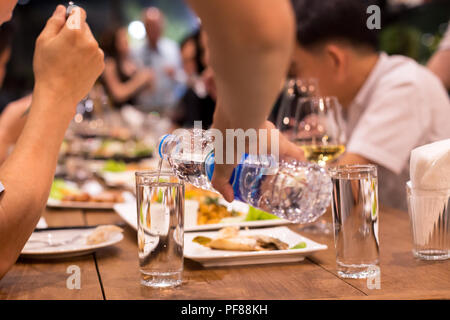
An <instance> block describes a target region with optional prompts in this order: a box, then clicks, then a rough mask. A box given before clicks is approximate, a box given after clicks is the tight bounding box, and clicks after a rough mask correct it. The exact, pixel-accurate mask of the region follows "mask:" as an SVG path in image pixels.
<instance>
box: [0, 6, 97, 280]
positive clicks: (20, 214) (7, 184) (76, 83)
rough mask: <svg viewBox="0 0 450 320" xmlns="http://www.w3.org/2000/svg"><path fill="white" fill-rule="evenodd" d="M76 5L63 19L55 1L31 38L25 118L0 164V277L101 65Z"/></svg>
mask: <svg viewBox="0 0 450 320" xmlns="http://www.w3.org/2000/svg"><path fill="white" fill-rule="evenodd" d="M16 3H17V1H13V0H6V1H2V2H1V3H0V23H4V22H5V21H7V20H9V19H10V17H11V15H12V10H13V8H14V6H15V4H16ZM77 10H80V11H79V12H77V14H72V15H71V16H70V17H69V19H68V20H67V21H66V8H65V7H64V6H62V5H59V6H58V7H57V8H56V10H55V11H54V13H53V15H52V17H51V18H50V19H49V20H48V21H47V24H46V26H45V28H44V29H43V31H42V32H41V34H40V35H39V37H38V39H37V41H36V47H35V52H34V59H33V70H34V76H35V85H34V90H33V97H32V102H31V108H30V111H29V114H28V116H27V118H28V119H27V121H26V124H25V126H24V128H23V130H22V132H21V134H20V137H19V139H18V141H17V144H16V146H15V148H14V150H13V152H12V153H11V155H10V156H9V157H8V158H7V159H6V161H5V162H4V163H3V164H2V165H1V166H0V257H1V259H0V279H1V278H2V277H3V276H4V275H5V274H6V272H7V271H8V270H9V269H10V268H11V266H12V265H13V264H14V263H15V261H16V260H17V258H18V256H19V254H20V252H21V251H22V249H23V247H24V245H25V243H26V241H27V240H28V238H29V237H30V235H31V233H32V232H33V230H34V228H35V226H36V224H37V222H38V221H39V218H40V216H41V214H42V211H43V209H44V208H45V205H46V202H47V199H48V195H49V191H50V186H51V184H52V181H53V175H54V173H55V168H56V163H57V159H58V153H59V149H60V146H61V143H62V141H63V138H64V134H65V131H66V129H67V127H68V126H69V123H70V121H71V120H72V118H73V117H74V115H75V113H76V106H77V104H78V102H79V101H80V100H82V99H83V98H84V97H85V96H86V95H87V94H88V92H89V90H90V89H91V87H92V86H93V84H94V82H95V81H96V79H97V78H98V77H99V76H100V74H101V73H102V71H103V67H104V61H103V52H102V51H101V49H99V47H98V44H97V42H96V41H95V39H94V37H93V35H92V33H91V31H90V29H89V26H88V25H87V23H86V12H85V11H84V10H83V9H81V8H78V9H77ZM74 12H75V11H74ZM74 19H77V20H76V21H75V20H74ZM78 19H79V20H78ZM74 25H79V26H80V28H73V26H74Z"/></svg>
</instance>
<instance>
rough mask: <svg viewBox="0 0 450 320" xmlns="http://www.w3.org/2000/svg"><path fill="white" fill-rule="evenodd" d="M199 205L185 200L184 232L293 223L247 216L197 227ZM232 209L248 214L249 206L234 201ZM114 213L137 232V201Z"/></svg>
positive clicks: (123, 206)
mask: <svg viewBox="0 0 450 320" xmlns="http://www.w3.org/2000/svg"><path fill="white" fill-rule="evenodd" d="M194 203H198V202H197V201H195V200H185V225H184V231H186V232H190V231H206V230H217V229H220V228H223V227H228V226H240V227H249V228H252V227H254V228H258V227H268V226H280V225H286V224H290V223H291V222H289V221H287V220H284V219H272V220H256V221H244V219H245V216H244V217H241V218H237V219H236V218H227V219H226V220H227V222H223V223H217V224H203V225H197V224H194V222H193V221H196V215H197V208H198V204H197V205H195V204H194ZM231 207H232V208H233V209H234V210H236V211H240V212H247V211H248V205H247V204H245V203H242V202H239V201H233V202H232V203H231ZM114 211H116V213H117V214H118V215H119V216H120V217H122V219H124V220H125V222H126V223H127V224H128V225H130V226H131V227H132V228H134V229H135V230H137V209H136V201H134V202H126V203H119V204H116V205H115V206H114Z"/></svg>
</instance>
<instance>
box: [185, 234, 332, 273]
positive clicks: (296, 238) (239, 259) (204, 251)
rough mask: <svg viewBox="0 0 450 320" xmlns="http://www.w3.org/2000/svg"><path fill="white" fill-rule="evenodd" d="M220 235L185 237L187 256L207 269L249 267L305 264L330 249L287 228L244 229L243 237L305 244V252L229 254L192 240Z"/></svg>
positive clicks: (292, 250) (244, 252)
mask: <svg viewBox="0 0 450 320" xmlns="http://www.w3.org/2000/svg"><path fill="white" fill-rule="evenodd" d="M217 234H218V232H198V233H197V232H195V233H186V234H185V235H184V257H185V258H188V259H192V260H195V261H197V262H199V263H201V264H202V265H203V266H205V267H215V266H234V265H248V264H267V263H283V262H297V261H302V260H303V259H304V258H305V256H307V255H310V254H311V253H313V252H316V251H320V250H326V249H327V248H328V247H327V246H326V245H324V244H320V243H317V242H314V241H312V240H310V239H308V238H305V237H303V236H301V235H299V234H298V233H295V232H293V231H292V230H290V229H288V228H287V227H276V228H264V229H253V230H241V231H240V234H243V235H252V234H253V235H267V236H271V237H274V238H277V239H279V240H281V241H283V242H286V243H287V244H288V245H289V247H293V246H295V245H297V244H298V243H299V242H302V241H303V242H305V243H306V247H305V248H303V249H287V250H274V251H225V250H215V249H211V248H208V247H205V246H202V245H200V244H198V243H196V242H192V240H193V239H194V238H195V237H197V236H205V237H209V238H215V237H217Z"/></svg>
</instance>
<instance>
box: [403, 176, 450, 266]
mask: <svg viewBox="0 0 450 320" xmlns="http://www.w3.org/2000/svg"><path fill="white" fill-rule="evenodd" d="M406 196H407V200H408V213H409V219H410V223H411V232H412V236H413V245H414V246H413V255H414V256H415V257H417V258H419V259H422V260H446V259H449V258H450V189H444V190H432V191H431V190H418V189H413V188H411V185H410V183H407V184H406Z"/></svg>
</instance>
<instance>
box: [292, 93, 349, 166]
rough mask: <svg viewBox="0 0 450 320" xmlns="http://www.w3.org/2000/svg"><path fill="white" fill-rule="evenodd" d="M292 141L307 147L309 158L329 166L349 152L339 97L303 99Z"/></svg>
mask: <svg viewBox="0 0 450 320" xmlns="http://www.w3.org/2000/svg"><path fill="white" fill-rule="evenodd" d="M289 138H290V140H291V141H293V142H294V143H295V144H297V145H298V146H299V147H300V148H302V149H303V151H304V153H305V157H306V160H308V161H311V162H315V163H317V164H319V165H320V166H323V167H325V166H327V165H328V164H330V163H332V162H333V161H335V160H336V159H337V158H339V156H340V155H342V154H343V153H344V151H345V143H346V132H345V122H344V119H343V116H342V107H341V105H340V104H339V102H338V100H337V98H336V97H307V98H300V99H299V101H298V105H297V108H296V112H295V116H294V120H293V130H291V132H290V137H289Z"/></svg>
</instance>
